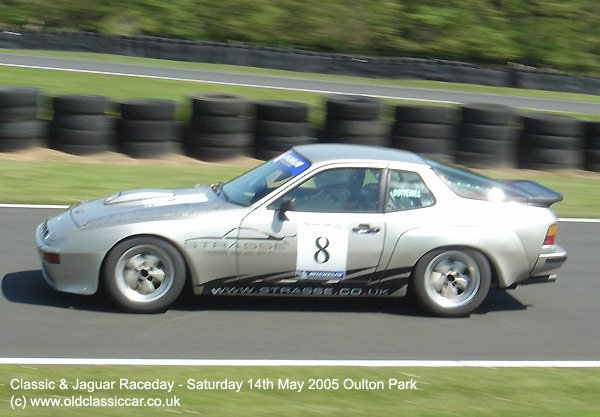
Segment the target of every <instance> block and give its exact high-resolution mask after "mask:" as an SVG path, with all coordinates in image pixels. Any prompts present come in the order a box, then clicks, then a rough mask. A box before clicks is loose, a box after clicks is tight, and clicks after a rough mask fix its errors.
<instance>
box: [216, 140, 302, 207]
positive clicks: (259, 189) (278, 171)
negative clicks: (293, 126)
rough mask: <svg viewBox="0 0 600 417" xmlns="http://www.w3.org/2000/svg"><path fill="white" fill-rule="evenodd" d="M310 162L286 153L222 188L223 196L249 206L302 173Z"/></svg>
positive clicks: (290, 152) (292, 153) (235, 202)
mask: <svg viewBox="0 0 600 417" xmlns="http://www.w3.org/2000/svg"><path fill="white" fill-rule="evenodd" d="M309 166H310V162H308V161H307V160H306V159H304V158H302V157H301V156H300V155H298V154H297V153H296V152H294V151H288V152H286V153H284V154H282V155H279V156H278V157H277V158H275V159H272V160H270V161H268V162H266V163H264V164H262V165H261V166H259V167H257V168H255V169H253V170H252V171H248V172H246V173H245V174H242V175H241V176H239V177H237V178H235V179H233V180H231V181H230V182H228V183H227V184H225V185H224V186H223V194H224V196H225V197H226V198H227V199H228V200H229V201H230V202H232V203H234V204H239V205H240V206H245V207H247V206H249V205H251V204H253V203H255V202H256V201H258V200H260V199H261V198H263V197H264V196H266V195H268V194H269V193H271V192H273V191H274V190H275V189H277V188H279V187H280V186H282V185H283V184H285V183H286V182H288V181H289V180H290V178H293V177H295V176H296V175H298V174H300V173H302V172H304V171H305V170H306V169H307V168H308V167H309Z"/></svg>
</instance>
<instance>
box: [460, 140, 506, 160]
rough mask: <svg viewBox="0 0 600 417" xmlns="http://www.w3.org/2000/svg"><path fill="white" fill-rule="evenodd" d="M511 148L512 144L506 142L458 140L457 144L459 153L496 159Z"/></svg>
mask: <svg viewBox="0 0 600 417" xmlns="http://www.w3.org/2000/svg"><path fill="white" fill-rule="evenodd" d="M512 146H513V143H512V142H508V141H501V140H493V139H479V138H460V139H459V141H458V143H457V148H458V150H459V151H464V152H473V153H480V154H489V155H494V156H496V157H503V156H505V155H507V152H508V151H509V149H510V148H511V147H512Z"/></svg>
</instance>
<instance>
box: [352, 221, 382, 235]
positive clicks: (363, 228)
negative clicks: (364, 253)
mask: <svg viewBox="0 0 600 417" xmlns="http://www.w3.org/2000/svg"><path fill="white" fill-rule="evenodd" d="M352 231H353V232H354V233H358V234H359V235H364V234H367V233H379V227H371V226H370V225H368V224H364V223H363V224H359V225H358V226H356V227H354V228H353V229H352Z"/></svg>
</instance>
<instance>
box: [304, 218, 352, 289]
mask: <svg viewBox="0 0 600 417" xmlns="http://www.w3.org/2000/svg"><path fill="white" fill-rule="evenodd" d="M347 258H348V225H347V224H332V223H310V222H304V223H301V224H299V225H298V258H297V259H296V278H297V279H311V280H324V281H327V280H340V279H344V278H345V276H346V261H347Z"/></svg>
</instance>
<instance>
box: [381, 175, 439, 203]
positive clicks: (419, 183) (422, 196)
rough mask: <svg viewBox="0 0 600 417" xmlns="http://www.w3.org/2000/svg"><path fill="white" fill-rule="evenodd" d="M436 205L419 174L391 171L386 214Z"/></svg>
mask: <svg viewBox="0 0 600 417" xmlns="http://www.w3.org/2000/svg"><path fill="white" fill-rule="evenodd" d="M434 204H435V198H434V197H433V194H432V193H431V191H429V188H427V185H425V182H424V181H423V179H422V178H421V176H420V175H419V174H417V173H416V172H411V171H397V170H392V171H390V180H389V182H388V186H387V190H386V205H385V211H386V212H392V211H404V210H412V209H416V208H424V207H430V206H433V205H434Z"/></svg>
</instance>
